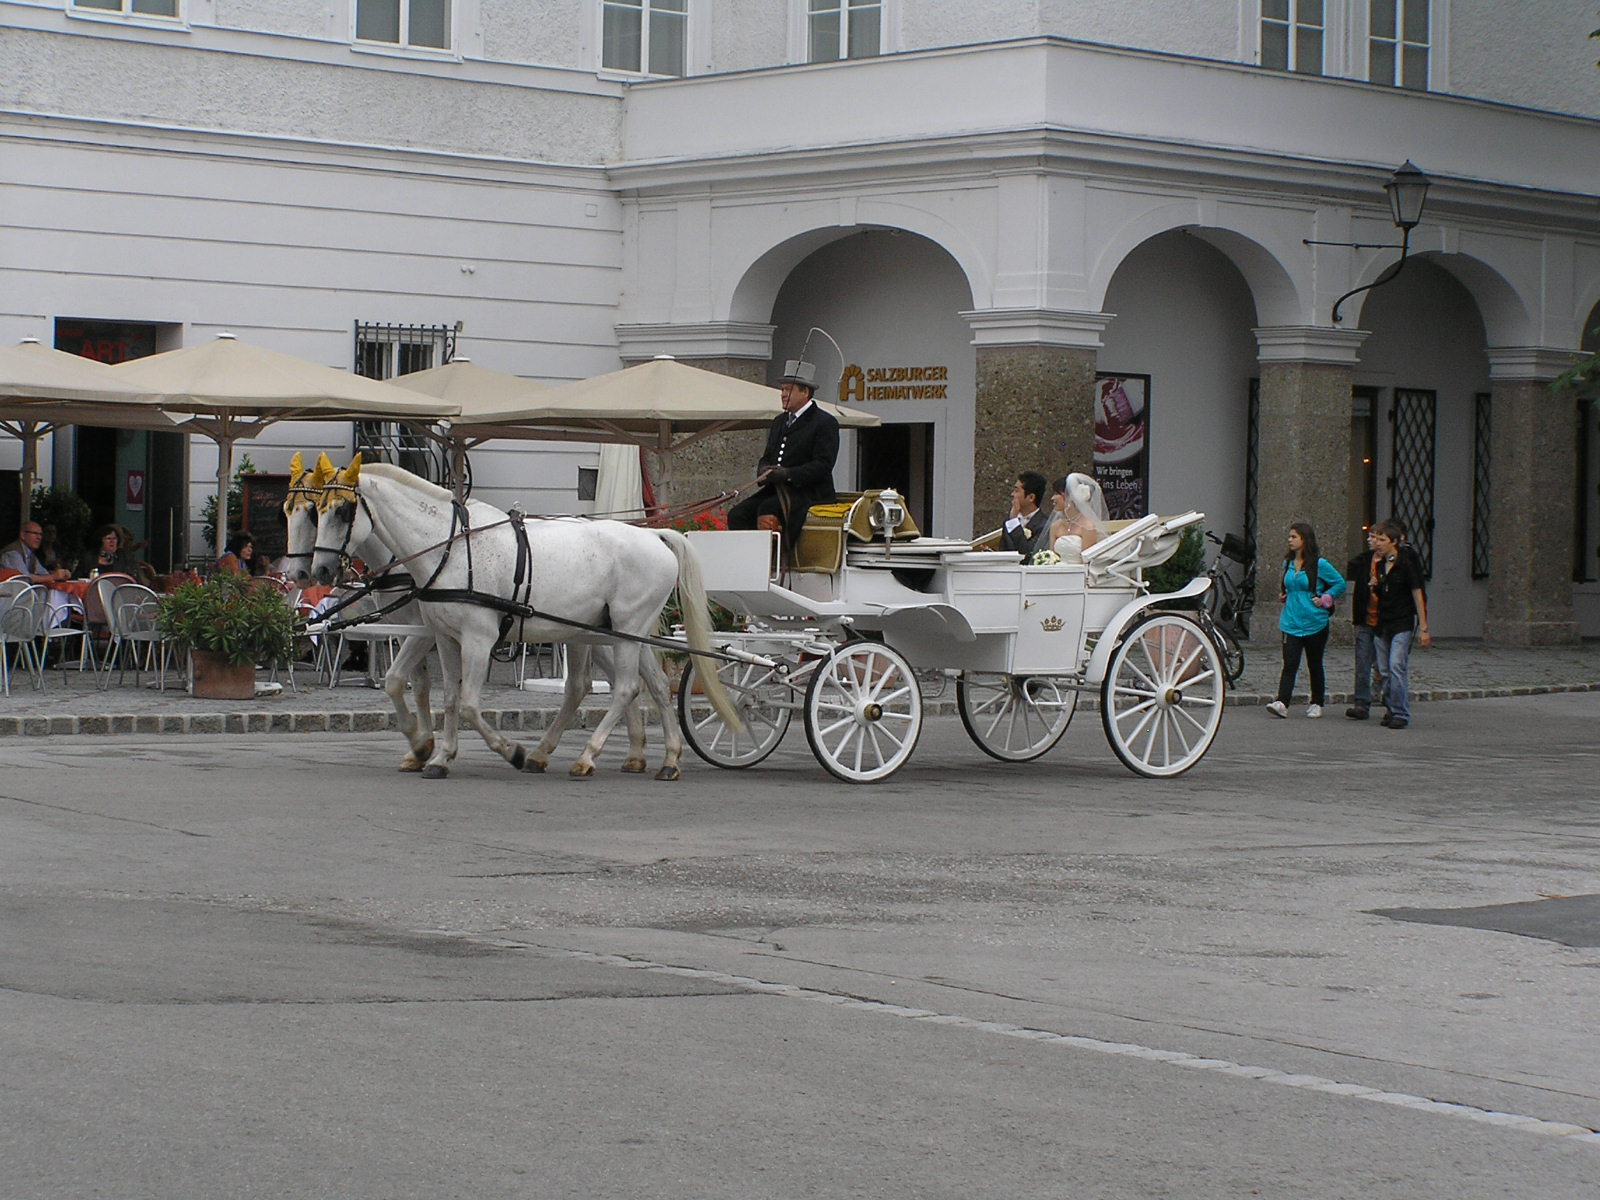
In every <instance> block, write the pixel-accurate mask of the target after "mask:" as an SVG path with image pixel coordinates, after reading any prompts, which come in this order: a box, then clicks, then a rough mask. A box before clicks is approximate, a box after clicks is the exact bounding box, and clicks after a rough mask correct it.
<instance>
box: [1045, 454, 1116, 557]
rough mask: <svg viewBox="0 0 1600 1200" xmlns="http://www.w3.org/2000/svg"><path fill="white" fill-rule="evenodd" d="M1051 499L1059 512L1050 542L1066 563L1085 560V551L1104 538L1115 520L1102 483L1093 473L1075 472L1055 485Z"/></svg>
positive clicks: (1052, 519)
mask: <svg viewBox="0 0 1600 1200" xmlns="http://www.w3.org/2000/svg"><path fill="white" fill-rule="evenodd" d="M1050 502H1051V504H1052V505H1053V506H1054V509H1055V511H1054V513H1053V515H1052V518H1051V522H1050V535H1049V543H1048V544H1049V545H1050V546H1051V547H1052V548H1053V549H1054V550H1055V552H1056V553H1057V554H1058V555H1060V556H1061V561H1062V562H1082V561H1083V552H1084V550H1086V549H1087V548H1088V547H1090V546H1092V545H1094V544H1095V543H1096V542H1098V541H1099V540H1100V535H1101V532H1102V527H1103V525H1104V523H1105V522H1106V521H1108V520H1110V519H1111V518H1110V513H1109V512H1108V511H1107V509H1106V498H1105V496H1104V495H1103V494H1102V493H1101V491H1100V485H1099V484H1098V483H1096V482H1095V481H1094V477H1093V476H1090V475H1083V474H1080V473H1078V472H1074V473H1073V474H1071V475H1068V476H1067V477H1066V478H1064V479H1058V480H1056V481H1055V483H1054V484H1052V485H1051V488H1050Z"/></svg>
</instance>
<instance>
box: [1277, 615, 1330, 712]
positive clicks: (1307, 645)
mask: <svg viewBox="0 0 1600 1200" xmlns="http://www.w3.org/2000/svg"><path fill="white" fill-rule="evenodd" d="M1327 645H1328V631H1327V629H1326V628H1324V629H1322V630H1321V631H1320V632H1318V633H1313V634H1312V635H1311V636H1310V637H1295V636H1294V634H1292V633H1286V634H1284V635H1283V674H1282V675H1281V676H1280V677H1279V678H1278V699H1279V700H1281V701H1282V702H1283V703H1284V704H1287V703H1289V699H1290V697H1292V696H1293V695H1294V677H1295V676H1296V675H1298V674H1300V654H1301V652H1302V651H1304V652H1305V656H1306V669H1307V670H1308V671H1309V672H1310V673H1311V703H1313V704H1326V703H1327V702H1328V680H1327V677H1326V676H1325V675H1324V674H1323V671H1322V651H1323V650H1324V649H1325V648H1326V647H1327Z"/></svg>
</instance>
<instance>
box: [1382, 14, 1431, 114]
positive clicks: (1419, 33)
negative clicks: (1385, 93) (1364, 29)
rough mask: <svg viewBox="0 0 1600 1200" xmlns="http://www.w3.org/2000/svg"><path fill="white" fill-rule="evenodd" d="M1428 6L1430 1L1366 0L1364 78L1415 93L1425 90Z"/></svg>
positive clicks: (1429, 41) (1429, 25) (1429, 39)
mask: <svg viewBox="0 0 1600 1200" xmlns="http://www.w3.org/2000/svg"><path fill="white" fill-rule="evenodd" d="M1430 8H1431V0H1370V7H1369V9H1368V13H1367V18H1368V35H1367V78H1368V79H1370V80H1371V81H1372V82H1373V83H1382V84H1388V85H1390V86H1392V87H1403V88H1412V89H1414V90H1416V91H1419V92H1425V91H1427V90H1428V56H1429V52H1430V50H1431V48H1432V29H1431V22H1430V21H1429V9H1430Z"/></svg>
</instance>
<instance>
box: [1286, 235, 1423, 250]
mask: <svg viewBox="0 0 1600 1200" xmlns="http://www.w3.org/2000/svg"><path fill="white" fill-rule="evenodd" d="M1300 244H1301V245H1302V246H1344V247H1346V248H1347V249H1350V250H1398V249H1400V243H1399V242H1319V241H1316V240H1315V239H1313V238H1301V239H1300Z"/></svg>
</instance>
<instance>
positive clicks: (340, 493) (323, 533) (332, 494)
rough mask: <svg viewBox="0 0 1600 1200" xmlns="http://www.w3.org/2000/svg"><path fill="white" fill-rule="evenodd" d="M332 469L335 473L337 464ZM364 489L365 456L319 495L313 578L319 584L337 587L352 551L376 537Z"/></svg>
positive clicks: (334, 478)
mask: <svg viewBox="0 0 1600 1200" xmlns="http://www.w3.org/2000/svg"><path fill="white" fill-rule="evenodd" d="M318 466H319V467H320V466H321V464H320V463H319V464H318ZM328 466H329V469H330V471H331V470H332V466H333V464H332V463H329V464H328ZM360 486H361V455H360V454H357V455H356V456H355V457H354V458H353V459H351V460H350V465H349V466H348V467H346V468H345V469H344V470H342V471H338V472H334V473H333V474H332V477H331V478H330V479H329V480H328V481H327V482H326V483H324V484H323V486H322V489H321V491H320V492H319V493H318V496H317V503H316V529H315V531H314V534H313V541H314V547H313V552H312V555H311V577H312V578H313V579H315V580H316V581H317V582H318V583H324V584H331V583H337V582H338V581H339V576H340V575H341V574H342V573H343V570H344V565H345V562H346V561H347V560H348V559H349V557H350V547H352V546H355V545H359V544H360V543H362V542H364V541H366V540H367V539H368V538H369V537H371V536H372V518H371V516H370V515H369V514H368V513H367V510H366V505H364V504H362V503H361V493H360V492H359V491H358V490H357V489H358V488H359V487H360Z"/></svg>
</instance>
